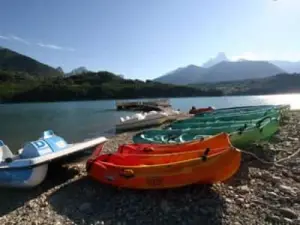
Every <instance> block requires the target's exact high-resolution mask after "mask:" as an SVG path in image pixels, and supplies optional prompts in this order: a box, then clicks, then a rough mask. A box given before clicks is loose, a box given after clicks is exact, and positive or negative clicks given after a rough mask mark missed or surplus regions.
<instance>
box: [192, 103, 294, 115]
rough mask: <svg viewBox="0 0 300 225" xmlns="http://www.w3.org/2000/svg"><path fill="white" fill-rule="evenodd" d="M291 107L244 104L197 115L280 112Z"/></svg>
mask: <svg viewBox="0 0 300 225" xmlns="http://www.w3.org/2000/svg"><path fill="white" fill-rule="evenodd" d="M289 109H290V105H257V106H242V107H232V108H221V109H216V110H214V111H211V112H207V113H202V114H197V115H195V116H196V117H197V116H199V117H203V116H213V115H220V114H232V113H234V114H236V113H254V112H260V111H268V110H279V111H280V112H285V111H287V110H289Z"/></svg>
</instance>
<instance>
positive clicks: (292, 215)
mask: <svg viewBox="0 0 300 225" xmlns="http://www.w3.org/2000/svg"><path fill="white" fill-rule="evenodd" d="M279 211H280V213H281V214H282V215H283V216H285V217H287V218H289V219H297V218H298V215H297V213H296V212H295V211H293V210H292V209H290V208H280V209H279Z"/></svg>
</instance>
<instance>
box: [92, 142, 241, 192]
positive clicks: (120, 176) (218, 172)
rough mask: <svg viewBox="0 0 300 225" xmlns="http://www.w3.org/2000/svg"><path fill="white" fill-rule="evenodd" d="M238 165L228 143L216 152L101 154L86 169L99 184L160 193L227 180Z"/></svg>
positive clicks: (238, 161)
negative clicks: (160, 190)
mask: <svg viewBox="0 0 300 225" xmlns="http://www.w3.org/2000/svg"><path fill="white" fill-rule="evenodd" d="M100 152H101V151H100ZM240 161H241V153H240V151H239V150H238V149H236V148H234V147H232V146H231V145H230V143H228V145H227V146H224V147H223V148H219V149H212V150H209V149H206V150H204V149H200V150H195V151H188V152H179V153H173V154H159V155H156V154H153V155H152V154H149V155H146V154H144V155H141V154H135V155H128V154H126V155H124V154H122V153H117V154H104V155H100V156H98V157H95V158H91V159H89V160H88V161H87V166H86V167H87V172H88V175H89V176H90V177H92V178H93V179H96V180H98V181H100V182H103V183H107V184H111V185H114V186H118V187H124V188H133V189H163V188H174V187H181V186H185V185H189V184H194V183H209V184H210V183H215V182H219V181H224V180H227V179H228V178H230V177H231V176H232V175H233V174H234V173H236V171H237V170H238V169H239V166H240Z"/></svg>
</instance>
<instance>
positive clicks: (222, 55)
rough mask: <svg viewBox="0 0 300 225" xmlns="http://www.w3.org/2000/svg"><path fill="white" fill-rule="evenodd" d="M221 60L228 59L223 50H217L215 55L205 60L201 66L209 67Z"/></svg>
mask: <svg viewBox="0 0 300 225" xmlns="http://www.w3.org/2000/svg"><path fill="white" fill-rule="evenodd" d="M222 61H228V58H227V56H226V55H225V53H224V52H219V53H218V54H217V55H216V57H214V58H211V59H209V60H208V61H207V62H205V63H203V65H202V67H204V68H209V67H211V66H214V65H216V64H218V63H220V62H222Z"/></svg>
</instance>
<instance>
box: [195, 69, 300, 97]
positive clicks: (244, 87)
mask: <svg viewBox="0 0 300 225" xmlns="http://www.w3.org/2000/svg"><path fill="white" fill-rule="evenodd" d="M190 86H191V87H195V88H200V89H212V88H213V89H216V90H219V91H222V92H223V93H224V95H264V94H283V93H299V92H300V74H277V75H275V76H270V77H265V78H258V79H249V80H239V81H226V82H217V83H201V84H193V85H190Z"/></svg>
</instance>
